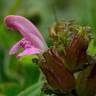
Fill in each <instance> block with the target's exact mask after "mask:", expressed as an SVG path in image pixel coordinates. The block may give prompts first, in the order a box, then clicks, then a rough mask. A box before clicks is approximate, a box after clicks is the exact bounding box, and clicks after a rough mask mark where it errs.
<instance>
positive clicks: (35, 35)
mask: <svg viewBox="0 0 96 96" xmlns="http://www.w3.org/2000/svg"><path fill="white" fill-rule="evenodd" d="M4 23H5V24H6V26H7V27H8V28H11V29H16V30H18V31H19V32H20V33H21V35H22V36H23V38H22V39H21V40H20V41H18V42H17V43H16V44H15V45H14V46H13V47H12V48H11V50H10V52H9V54H10V55H12V54H15V53H17V51H18V49H19V48H23V49H24V51H23V52H21V53H19V54H18V55H17V57H21V56H24V55H30V54H38V53H42V52H44V51H46V50H47V49H48V47H47V44H46V42H45V40H44V38H43V36H42V35H41V33H40V32H39V30H38V29H37V28H36V27H35V26H34V24H32V23H31V22H30V21H29V20H27V19H26V18H25V17H22V16H16V15H9V16H6V17H5V19H4Z"/></svg>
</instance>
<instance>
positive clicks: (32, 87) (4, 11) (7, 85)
mask: <svg viewBox="0 0 96 96" xmlns="http://www.w3.org/2000/svg"><path fill="white" fill-rule="evenodd" d="M54 9H55V13H56V14H54ZM7 15H22V16H25V17H26V18H28V19H29V20H30V21H32V22H33V23H34V24H35V25H36V26H37V27H38V28H39V30H40V32H42V34H43V36H44V38H45V40H46V42H47V44H48V46H50V45H51V41H50V38H48V29H49V28H50V27H51V26H52V24H53V23H54V22H55V15H56V17H57V19H58V20H75V21H76V22H77V23H79V24H81V25H87V26H91V27H92V32H93V38H94V40H92V41H91V43H90V47H89V49H88V52H89V54H91V55H94V54H95V53H96V39H95V37H96V0H0V96H45V95H44V94H43V93H42V92H41V91H40V88H41V85H42V74H41V73H40V70H39V68H38V66H37V65H36V64H33V63H32V58H36V56H26V57H23V58H22V59H20V60H19V59H16V57H15V56H9V55H8V52H9V49H10V47H11V46H12V45H13V44H14V43H15V42H17V41H18V40H19V39H20V38H21V35H20V34H19V32H18V31H14V30H13V31H12V30H11V31H10V30H8V29H7V28H5V26H4V23H3V19H4V17H5V16H7Z"/></svg>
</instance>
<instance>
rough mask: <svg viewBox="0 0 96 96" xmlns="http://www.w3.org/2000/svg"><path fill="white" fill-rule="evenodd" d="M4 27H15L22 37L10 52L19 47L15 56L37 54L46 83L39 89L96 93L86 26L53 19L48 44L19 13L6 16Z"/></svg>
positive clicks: (62, 94)
mask: <svg viewBox="0 0 96 96" xmlns="http://www.w3.org/2000/svg"><path fill="white" fill-rule="evenodd" d="M4 22H5V24H6V25H7V27H9V28H12V29H17V30H18V31H19V32H20V33H21V35H22V36H23V39H21V40H20V41H19V42H17V43H16V44H15V45H14V46H13V47H12V49H11V50H10V54H15V53H17V51H18V50H19V48H23V49H24V51H23V52H21V53H19V54H17V57H19V58H20V57H22V56H24V55H30V54H37V56H39V62H38V65H39V66H40V69H41V70H42V72H43V73H44V75H45V77H46V80H47V85H45V86H44V88H43V91H44V92H45V93H47V94H54V95H57V96H67V95H68V96H95V94H96V83H95V82H96V59H95V57H92V56H90V55H88V53H87V49H88V46H89V43H90V40H91V29H90V27H87V26H85V27H82V26H80V25H77V24H75V23H74V22H73V21H68V22H66V21H60V22H56V23H55V24H54V25H53V26H52V27H51V28H50V31H49V32H50V37H51V39H52V42H53V46H52V47H51V48H48V47H47V44H46V42H45V40H44V38H43V36H42V35H41V34H40V32H39V30H38V29H37V28H36V27H35V26H34V25H33V24H32V23H31V22H30V21H28V20H27V19H26V18H24V17H22V16H14V15H12V16H7V17H5V20H4Z"/></svg>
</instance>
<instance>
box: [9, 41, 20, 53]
mask: <svg viewBox="0 0 96 96" xmlns="http://www.w3.org/2000/svg"><path fill="white" fill-rule="evenodd" d="M19 48H20V41H19V42H17V43H16V44H15V45H13V47H12V48H11V49H10V52H9V54H10V55H12V54H15V53H16V52H17V50H18V49H19Z"/></svg>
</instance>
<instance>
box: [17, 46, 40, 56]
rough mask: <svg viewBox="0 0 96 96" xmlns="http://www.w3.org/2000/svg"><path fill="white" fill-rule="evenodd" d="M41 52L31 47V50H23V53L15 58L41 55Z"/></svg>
mask: <svg viewBox="0 0 96 96" xmlns="http://www.w3.org/2000/svg"><path fill="white" fill-rule="evenodd" d="M41 52H42V51H41V50H40V49H37V48H34V47H31V48H27V49H25V50H24V51H23V52H21V53H20V54H18V55H17V57H22V56H25V55H31V54H38V53H41Z"/></svg>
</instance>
